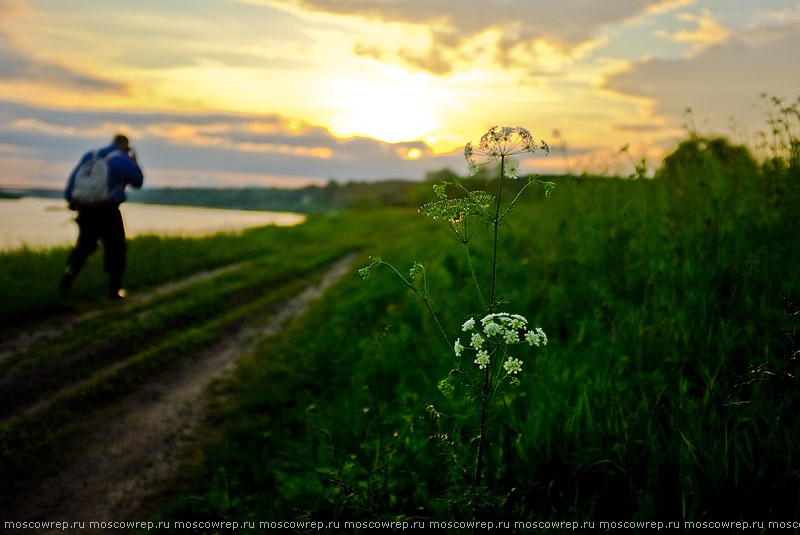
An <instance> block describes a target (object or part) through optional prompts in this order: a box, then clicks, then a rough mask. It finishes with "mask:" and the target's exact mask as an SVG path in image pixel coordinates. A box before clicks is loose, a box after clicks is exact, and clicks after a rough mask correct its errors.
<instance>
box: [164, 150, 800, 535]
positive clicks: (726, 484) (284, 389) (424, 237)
mask: <svg viewBox="0 0 800 535" xmlns="http://www.w3.org/2000/svg"><path fill="white" fill-rule="evenodd" d="M431 197H432V196H431ZM798 201H800V177H798V176H797V174H796V170H794V168H793V167H792V166H791V165H788V163H787V164H781V165H776V164H775V162H772V163H771V164H769V165H761V164H758V163H757V162H755V161H754V160H753V158H752V157H751V156H750V154H749V153H748V152H747V151H746V150H744V149H741V148H739V147H734V146H731V145H730V144H728V143H727V142H725V141H724V140H717V139H702V138H698V137H696V136H694V137H692V138H690V139H689V140H687V141H685V142H684V143H682V144H681V145H680V146H679V147H678V148H677V149H676V151H675V152H674V153H673V154H672V155H671V156H670V157H668V158H667V159H666V160H665V163H664V165H663V167H662V168H661V169H659V170H658V172H657V173H656V177H655V178H654V179H652V180H649V179H639V180H619V179H609V178H563V179H561V180H558V181H557V190H556V194H554V195H553V197H552V198H550V199H548V200H547V201H546V202H544V201H542V200H538V201H537V200H533V201H524V202H523V201H521V203H520V204H519V205H518V206H517V208H516V213H515V218H514V219H513V221H512V222H511V224H510V226H509V227H508V228H507V229H504V232H503V234H501V241H502V244H501V247H499V251H500V254H501V255H504V256H503V257H502V258H501V261H500V262H499V265H500V266H501V268H500V270H499V271H498V274H497V276H498V281H499V284H498V287H500V288H503V289H504V291H503V293H502V294H501V295H500V296H499V298H501V299H503V300H505V301H507V302H510V303H512V305H513V308H514V310H515V311H518V312H519V313H520V314H523V315H525V316H526V317H527V318H528V319H529V320H530V321H531V323H532V324H535V325H542V326H543V327H544V328H545V329H546V330H547V333H548V335H549V336H550V344H549V345H548V346H547V348H546V350H544V351H543V352H541V353H540V354H538V356H537V357H536V359H535V360H534V361H532V362H526V364H525V366H526V368H525V377H524V378H523V377H521V380H522V385H521V387H520V388H519V389H517V390H516V391H513V392H511V393H509V394H508V395H506V396H504V397H503V398H502V399H498V400H497V406H496V407H495V409H496V411H495V412H498V413H501V414H502V418H497V419H496V420H494V421H493V422H490V424H491V425H492V426H493V427H492V430H493V433H492V436H493V437H495V440H494V442H493V443H492V444H490V445H489V446H488V447H487V450H486V451H487V455H486V460H485V462H486V473H487V481H486V482H485V484H486V485H488V486H489V488H490V490H491V494H492V496H493V498H492V499H491V500H487V507H489V506H491V507H493V509H492V510H491V511H490V516H492V517H497V518H503V519H508V518H513V519H520V520H534V519H546V518H551V519H583V520H603V519H610V520H614V519H617V520H619V519H623V518H624V519H656V518H662V519H672V520H701V519H751V520H752V519H765V518H774V519H795V520H797V519H798V511H799V510H800V509H798V504H799V503H800V475H799V473H798V469H799V468H800V446H798V441H797V440H796V437H797V436H799V435H798V433H800V421H798V419H797V417H796V414H797V409H798V405H800V394H798V390H797V386H798V385H797V379H796V377H797V372H798V371H799V370H797V369H796V368H797V361H796V359H797V357H798V354H797V351H798V349H800V339H798V334H797V333H798V328H800V325H799V324H798V318H799V317H800V315H798V310H800V307H798V305H797V304H796V303H797V302H798V301H800V277H798V276H797V266H798V265H800V234H799V233H798V232H797V231H798V219H797V217H798V216H797V212H796V205H797V203H798ZM386 217H387V220H391V221H394V225H392V224H388V225H386V226H383V227H381V228H377V227H376V228H375V229H374V234H373V235H374V238H375V239H376V241H378V242H380V249H378V250H376V251H375V252H380V254H381V256H382V257H383V258H384V259H387V260H389V259H391V261H392V263H393V264H394V265H397V266H403V265H407V266H409V267H410V266H411V264H412V263H413V261H414V260H416V259H419V260H421V261H422V262H423V263H424V264H425V266H426V275H427V284H428V285H429V287H430V288H431V289H432V294H433V295H435V296H436V298H437V299H436V301H434V302H433V303H432V306H434V307H436V311H437V316H438V318H439V320H440V321H441V323H442V324H443V326H444V328H445V330H447V331H451V332H456V331H457V330H458V329H459V328H460V325H461V323H462V322H463V321H464V320H465V319H466V318H467V317H469V316H470V315H472V314H474V313H476V312H478V311H480V303H479V302H477V299H476V300H475V301H474V302H471V303H470V302H467V303H466V304H462V302H461V300H460V299H457V296H459V295H460V294H462V293H465V289H467V288H470V287H471V274H470V270H469V268H468V266H467V265H465V263H464V262H463V261H462V256H461V254H460V253H459V251H458V246H459V244H458V243H456V242H455V240H451V239H449V238H447V237H446V236H444V235H443V234H440V233H439V232H435V231H436V228H435V224H432V223H431V222H428V221H425V220H423V219H422V218H421V216H419V215H417V214H414V213H411V212H409V213H406V214H404V215H403V214H402V212H391V213H388V212H387V216H386ZM401 226H402V233H400V232H398V231H397V229H398V228H400V227H401ZM488 234H489V233H488V232H485V231H484V232H483V233H479V234H478V235H476V237H475V238H474V240H484V245H486V244H488V243H490V242H489V240H490V239H491V236H489V235H488ZM472 249H473V250H474V251H476V253H475V254H474V256H473V258H472V261H473V265H474V267H475V271H476V276H477V278H478V279H479V280H483V281H486V280H489V279H490V277H491V276H492V265H491V264H492V263H491V257H490V256H488V255H486V254H485V253H484V254H481V253H480V251H486V250H489V249H490V248H489V247H479V246H477V245H476V246H475V247H473V248H472ZM449 349H450V348H446V347H444V346H443V344H442V342H441V336H440V334H439V332H438V329H437V328H436V326H435V325H433V324H432V322H431V321H430V320H429V319H428V318H427V316H426V311H425V307H424V306H423V304H422V303H420V302H419V301H417V300H416V299H414V298H413V295H412V294H411V293H409V292H404V291H402V289H401V288H399V287H397V286H395V285H393V284H364V283H362V282H361V281H359V280H357V277H356V276H355V274H354V275H353V277H351V278H348V279H347V280H344V281H342V283H341V284H340V285H339V286H337V287H336V288H335V289H334V290H333V291H332V292H331V293H330V294H329V295H327V296H326V298H325V299H324V300H322V301H321V302H320V303H318V305H317V306H316V307H315V308H314V309H313V310H312V311H311V312H310V313H309V315H308V316H307V317H305V318H304V319H302V320H301V321H299V322H297V323H295V324H294V325H293V326H292V327H291V328H289V329H288V330H287V331H286V332H285V333H282V334H281V335H279V336H278V337H276V338H274V339H270V340H268V341H267V342H266V343H265V344H264V345H263V346H262V347H261V348H260V350H259V351H258V352H257V353H256V354H254V355H253V356H252V358H251V359H249V361H248V362H247V363H246V365H245V366H244V367H243V370H242V373H241V376H240V378H239V381H238V382H236V383H235V384H233V385H232V387H231V388H232V389H233V390H232V391H233V394H232V396H231V397H230V398H229V399H228V400H227V401H226V402H225V404H224V405H223V406H220V407H219V408H218V411H217V413H216V417H217V419H218V420H217V422H218V424H219V426H220V428H221V431H220V434H219V435H218V436H217V437H216V439H215V440H214V441H213V443H212V444H210V445H209V447H208V449H207V450H206V452H205V456H204V458H203V459H202V460H200V461H198V463H197V465H196V470H197V475H196V478H195V479H193V480H192V483H191V485H189V486H188V487H187V488H184V489H182V491H181V492H180V493H179V494H178V496H177V497H176V499H175V501H174V502H173V503H172V504H171V505H170V506H169V507H168V508H166V509H165V510H164V511H163V512H162V513H161V514H162V516H164V517H167V518H176V517H181V518H187V517H192V516H195V517H202V518H210V517H214V518H219V517H222V518H228V519H237V518H238V519H248V518H260V519H292V518H294V519H303V518H315V519H316V518H326V519H340V520H356V519H377V518H384V519H398V518H402V519H411V518H428V519H453V518H455V519H468V518H469V517H470V511H469V510H467V508H466V507H465V503H466V502H467V500H466V498H465V496H463V495H459V492H460V491H459V489H463V488H465V485H464V484H463V483H464V482H465V481H468V480H469V479H470V477H471V475H472V474H471V473H470V469H469V459H471V456H470V451H471V448H472V445H471V442H472V440H473V439H474V438H475V436H476V435H477V433H478V430H476V428H475V425H474V422H473V421H471V420H470V419H469V418H468V417H467V413H466V411H465V410H464V405H463V401H464V400H461V399H458V398H454V399H448V398H445V397H444V396H442V395H441V393H439V392H438V391H437V388H436V384H437V381H438V380H439V379H441V378H443V377H444V376H445V375H446V374H447V371H448V369H449V367H450V361H449V357H448V356H447V355H448V350H449Z"/></svg>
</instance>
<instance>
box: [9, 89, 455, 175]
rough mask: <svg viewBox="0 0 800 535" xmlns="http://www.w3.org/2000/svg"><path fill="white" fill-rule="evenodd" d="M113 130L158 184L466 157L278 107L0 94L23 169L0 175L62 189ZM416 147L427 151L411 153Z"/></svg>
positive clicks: (388, 167)
mask: <svg viewBox="0 0 800 535" xmlns="http://www.w3.org/2000/svg"><path fill="white" fill-rule="evenodd" d="M116 132H125V133H127V134H128V135H129V136H130V138H131V143H132V145H133V146H134V147H135V148H136V150H137V153H138V155H139V160H140V162H141V163H142V166H143V168H144V169H145V174H146V176H147V177H148V185H150V186H151V187H152V186H162V187H163V186H169V185H178V184H179V185H182V186H188V185H204V186H208V185H216V186H225V185H230V184H232V183H235V184H237V185H243V184H248V183H249V184H253V185H275V184H280V185H282V186H286V185H287V184H290V183H291V181H292V180H295V181H297V182H298V183H300V184H301V185H304V184H307V183H308V182H310V181H317V182H323V181H327V180H330V179H334V180H338V181H343V182H344V181H350V180H359V181H376V180H382V179H387V178H406V179H412V180H414V179H417V180H418V179H422V178H423V177H424V176H425V173H426V171H429V170H432V169H441V168H444V167H451V168H454V169H455V168H457V167H456V166H462V165H463V155H461V154H447V155H434V154H433V153H432V151H431V150H430V148H429V147H428V146H427V145H426V144H425V143H423V142H420V141H416V142H405V143H385V142H381V141H378V140H374V139H370V138H363V137H354V138H349V139H340V138H337V137H335V136H333V135H331V134H330V133H329V132H328V131H327V130H326V129H324V128H321V127H318V126H313V125H308V124H304V123H298V122H292V121H287V120H285V119H283V118H281V117H279V116H277V115H260V116H256V115H241V114H228V113H192V114H190V113H186V114H184V113H170V112H160V111H136V112H125V111H94V110H63V109H50V108H43V107H36V106H25V105H21V104H15V103H11V102H3V101H0V165H3V162H4V161H6V160H8V161H11V159H12V158H13V159H14V169H15V172H16V173H17V175H15V176H10V175H8V174H4V175H3V176H0V181H1V182H0V183H3V182H4V183H6V184H15V185H18V184H24V183H28V182H30V181H31V180H36V181H37V182H38V183H39V184H46V185H50V186H52V187H61V185H62V183H63V179H64V177H65V176H66V175H67V174H68V173H69V172H70V171H71V170H72V167H74V165H75V163H76V162H77V160H78V159H79V158H80V156H81V155H82V154H83V153H84V152H86V151H87V150H90V149H93V148H96V147H98V146H101V145H103V144H106V143H108V142H109V141H110V139H111V137H112V136H113V135H114V134H115V133H116ZM412 149H417V150H419V151H420V153H421V154H422V157H420V158H417V159H412V158H410V157H409V151H410V150H412ZM414 154H416V153H414ZM23 169H24V170H25V171H24V172H23V171H21V170H23Z"/></svg>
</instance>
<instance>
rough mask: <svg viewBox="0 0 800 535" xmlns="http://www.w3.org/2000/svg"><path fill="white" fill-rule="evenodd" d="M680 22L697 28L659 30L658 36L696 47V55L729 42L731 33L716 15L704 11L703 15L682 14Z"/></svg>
mask: <svg viewBox="0 0 800 535" xmlns="http://www.w3.org/2000/svg"><path fill="white" fill-rule="evenodd" d="M678 20H679V21H681V22H685V23H688V24H690V25H693V26H695V28H693V29H688V30H687V29H680V30H678V31H675V32H672V33H670V32H668V31H666V30H658V31H657V32H656V35H658V36H660V37H664V38H666V39H669V40H671V41H674V42H676V43H688V44H691V45H693V46H694V51H693V52H694V53H697V52H699V51H701V50H704V49H705V48H707V47H709V46H711V45H714V44H716V43H722V42H724V41H727V40H728V38H729V37H730V36H731V31H730V30H729V29H728V28H725V27H724V26H722V25H721V24H720V23H719V22H718V21H717V19H716V18H715V17H714V15H713V14H712V13H711V12H710V11H709V10H708V9H704V10H703V11H702V12H701V14H699V15H696V14H694V13H680V14H678Z"/></svg>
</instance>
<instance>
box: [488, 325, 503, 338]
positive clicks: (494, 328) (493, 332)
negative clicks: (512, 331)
mask: <svg viewBox="0 0 800 535" xmlns="http://www.w3.org/2000/svg"><path fill="white" fill-rule="evenodd" d="M483 332H485V333H486V336H489V337H492V336H497V335H498V334H500V333H502V332H503V328H502V327H501V326H499V325H498V324H496V323H489V324H487V325H486V326H484V328H483Z"/></svg>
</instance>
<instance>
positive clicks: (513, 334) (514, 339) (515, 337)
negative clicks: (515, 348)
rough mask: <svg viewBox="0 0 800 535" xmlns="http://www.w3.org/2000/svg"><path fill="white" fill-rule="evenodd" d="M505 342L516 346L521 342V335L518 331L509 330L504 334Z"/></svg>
mask: <svg viewBox="0 0 800 535" xmlns="http://www.w3.org/2000/svg"><path fill="white" fill-rule="evenodd" d="M503 341H504V342H505V343H506V344H516V343H518V342H519V333H518V332H517V331H516V329H508V330H507V331H505V332H504V333H503Z"/></svg>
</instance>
